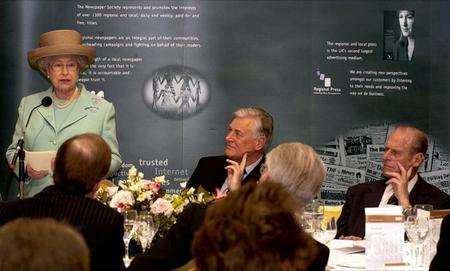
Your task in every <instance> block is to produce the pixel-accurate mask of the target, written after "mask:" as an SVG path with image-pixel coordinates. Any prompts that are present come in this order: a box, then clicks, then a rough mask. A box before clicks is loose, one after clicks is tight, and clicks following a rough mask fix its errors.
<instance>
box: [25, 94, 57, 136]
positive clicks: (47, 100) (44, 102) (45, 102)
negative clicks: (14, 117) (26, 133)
mask: <svg viewBox="0 0 450 271" xmlns="http://www.w3.org/2000/svg"><path fill="white" fill-rule="evenodd" d="M52 102H53V100H52V98H50V97H49V96H45V97H44V98H42V101H41V104H39V105H37V106H35V107H34V108H33V109H31V112H30V115H28V120H27V124H26V125H25V129H26V128H27V127H28V123H29V122H30V118H31V115H32V114H33V111H34V110H35V109H36V108H38V107H40V106H44V107H49V106H50V105H51V104H52Z"/></svg>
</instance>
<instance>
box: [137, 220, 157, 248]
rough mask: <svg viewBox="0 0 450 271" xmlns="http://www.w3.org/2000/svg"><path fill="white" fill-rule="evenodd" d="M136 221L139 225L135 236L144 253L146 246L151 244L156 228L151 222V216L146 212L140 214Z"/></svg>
mask: <svg viewBox="0 0 450 271" xmlns="http://www.w3.org/2000/svg"><path fill="white" fill-rule="evenodd" d="M137 221H138V224H139V226H138V229H137V236H138V238H139V242H141V246H142V251H145V250H146V249H147V247H148V245H149V244H151V243H152V240H153V237H154V236H155V234H156V231H157V227H156V225H155V223H154V221H153V217H152V215H151V214H150V212H148V211H143V212H140V213H139V216H138V219H137Z"/></svg>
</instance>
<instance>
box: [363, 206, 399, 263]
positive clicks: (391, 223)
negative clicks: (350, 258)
mask: <svg viewBox="0 0 450 271" xmlns="http://www.w3.org/2000/svg"><path fill="white" fill-rule="evenodd" d="M365 212H366V269H369V270H374V269H375V270H376V269H384V267H385V265H386V264H388V265H391V264H397V263H402V262H403V261H402V254H403V244H404V242H405V241H404V236H405V227H404V225H403V221H404V217H403V215H402V207H401V206H390V207H381V208H365Z"/></svg>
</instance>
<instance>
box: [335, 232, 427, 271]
mask: <svg viewBox="0 0 450 271" xmlns="http://www.w3.org/2000/svg"><path fill="white" fill-rule="evenodd" d="M364 246H365V241H350V240H333V241H331V243H330V244H329V245H328V247H329V248H330V257H329V259H328V266H327V270H330V271H349V270H367V269H365V255H364V252H363V250H364ZM381 270H408V271H426V270H428V268H427V267H422V268H413V267H412V266H410V265H403V266H388V267H385V269H381Z"/></svg>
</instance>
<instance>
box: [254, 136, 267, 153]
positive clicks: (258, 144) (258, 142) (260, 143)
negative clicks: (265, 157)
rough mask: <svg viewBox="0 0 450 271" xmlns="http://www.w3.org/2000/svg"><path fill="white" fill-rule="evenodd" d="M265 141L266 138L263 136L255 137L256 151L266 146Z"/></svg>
mask: <svg viewBox="0 0 450 271" xmlns="http://www.w3.org/2000/svg"><path fill="white" fill-rule="evenodd" d="M266 142H267V139H266V137H265V136H259V137H258V138H256V147H255V149H256V150H257V151H259V150H262V149H264V147H265V146H266Z"/></svg>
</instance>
